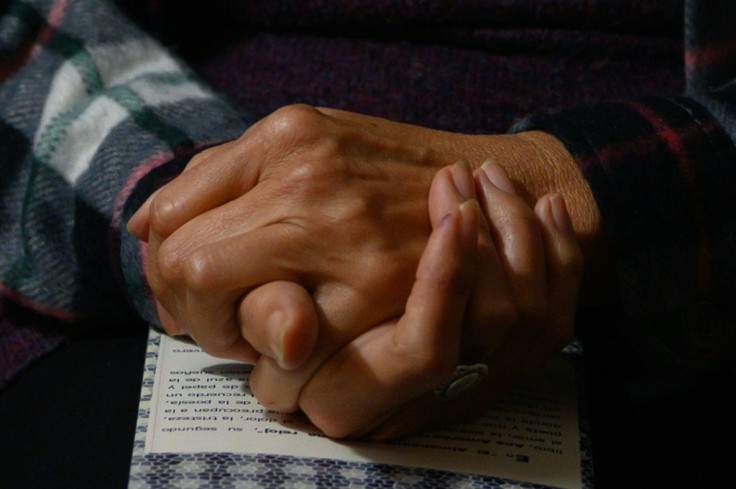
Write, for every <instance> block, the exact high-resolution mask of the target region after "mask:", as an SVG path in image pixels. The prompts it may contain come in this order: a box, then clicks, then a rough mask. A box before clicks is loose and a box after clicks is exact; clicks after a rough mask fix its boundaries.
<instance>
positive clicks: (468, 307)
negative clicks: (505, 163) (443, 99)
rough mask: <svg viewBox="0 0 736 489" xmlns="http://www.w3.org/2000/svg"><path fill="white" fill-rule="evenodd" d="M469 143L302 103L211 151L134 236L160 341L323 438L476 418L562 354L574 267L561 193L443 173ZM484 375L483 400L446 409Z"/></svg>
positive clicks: (463, 170)
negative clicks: (532, 197)
mask: <svg viewBox="0 0 736 489" xmlns="http://www.w3.org/2000/svg"><path fill="white" fill-rule="evenodd" d="M464 141H466V140H465V139H464V136H462V135H453V134H450V133H443V132H439V131H433V130H429V129H423V128H418V127H415V126H408V125H404V124H398V123H393V122H389V121H385V120H383V119H377V118H372V117H366V116H360V115H357V114H351V113H346V112H341V111H333V110H327V109H319V110H318V109H313V108H310V107H303V106H299V107H289V108H285V109H282V110H280V111H277V112H276V113H274V114H273V115H271V116H269V117H267V118H265V119H264V120H262V121H261V122H259V123H258V124H256V125H254V126H253V127H252V128H251V129H249V130H248V131H247V132H246V133H245V134H244V135H243V136H242V137H241V138H239V139H238V140H236V141H233V142H231V143H227V144H225V145H222V146H218V147H214V148H211V149H208V150H206V151H204V152H202V153H201V154H200V155H198V156H197V157H195V158H194V159H193V160H192V161H191V163H190V164H189V166H188V167H187V169H186V170H185V172H184V173H182V175H181V176H179V177H178V178H177V179H175V180H174V181H172V182H171V183H169V184H168V185H166V186H164V187H162V189H161V190H160V191H159V192H157V193H156V194H154V195H153V196H152V198H151V199H149V201H148V202H147V203H146V204H144V206H143V207H142V208H141V210H140V211H139V212H138V213H136V215H135V216H134V217H133V218H132V219H131V222H130V224H129V228H130V229H131V231H132V232H133V233H134V234H136V235H137V236H138V237H139V238H141V239H144V240H147V241H148V260H147V265H146V267H147V268H146V270H147V277H148V280H149V284H150V286H151V290H152V292H153V294H154V296H155V298H156V300H157V303H158V305H159V314H160V318H161V322H162V325H163V327H164V328H165V329H166V331H167V332H169V333H171V334H183V333H186V334H189V335H190V336H191V337H192V338H193V339H195V341H197V342H198V343H199V344H200V345H201V346H202V347H203V348H204V349H205V350H206V351H208V352H210V353H212V354H214V355H218V356H223V357H229V358H234V359H238V360H243V361H248V362H252V363H255V364H256V366H255V368H254V370H253V373H252V375H251V385H252V387H253V390H254V392H255V394H256V395H257V397H258V398H259V400H260V401H261V402H262V403H263V404H264V405H266V406H267V407H270V408H273V409H277V410H280V411H286V412H290V411H295V410H299V409H301V410H302V411H304V412H305V413H306V415H307V416H308V417H309V418H310V419H311V421H312V422H313V423H314V424H315V425H316V426H318V427H319V428H321V429H322V430H323V431H325V432H326V433H327V434H329V435H331V436H335V437H343V436H361V435H369V436H372V437H374V438H388V437H395V436H400V435H403V434H405V433H408V432H412V431H416V430H418V429H421V428H424V427H426V426H429V425H434V424H437V423H444V422H450V421H454V420H456V419H458V418H459V417H462V416H468V415H473V414H476V413H477V412H478V411H479V410H481V409H483V408H484V407H486V406H487V405H488V403H489V402H490V401H491V400H492V399H493V398H495V397H496V396H498V395H499V394H500V393H502V392H503V391H505V390H506V389H507V388H508V387H509V386H510V385H512V384H513V383H514V382H516V381H518V380H519V379H520V378H521V377H522V376H523V375H524V374H525V373H527V372H528V371H530V370H531V369H533V368H535V367H536V366H537V365H539V364H540V363H542V362H543V361H545V360H546V359H547V358H549V357H550V356H551V355H552V354H553V353H554V352H556V351H558V350H559V349H560V348H561V347H562V346H564V345H565V344H566V343H567V342H568V341H569V339H570V337H571V335H572V324H573V318H574V311H575V305H576V300H577V291H578V286H579V282H580V276H581V272H582V258H581V253H580V249H579V247H578V245H577V242H576V239H575V235H574V231H573V229H572V224H571V223H570V219H569V216H568V214H567V211H566V208H565V204H564V201H563V199H562V198H561V197H560V196H559V195H554V196H545V197H542V198H541V199H539V201H538V202H537V204H536V207H535V209H534V210H532V209H531V208H530V207H529V205H528V204H527V203H526V201H525V200H524V199H523V198H522V197H520V196H519V195H518V194H517V192H516V189H515V188H514V184H513V183H512V182H511V180H510V179H509V178H508V176H507V174H506V172H505V171H504V169H503V168H502V166H500V165H499V164H496V163H488V164H486V165H484V166H483V168H481V169H477V170H476V171H475V172H472V170H471V167H470V166H469V165H468V164H467V163H465V164H463V163H459V164H455V165H449V163H451V162H452V161H454V160H455V159H457V156H458V155H457V153H458V151H459V148H462V142H464ZM460 151H461V149H460ZM475 362H483V363H486V364H487V365H488V366H489V370H490V374H489V375H488V376H487V377H486V378H485V379H484V380H483V382H482V383H481V384H480V385H478V386H476V387H474V389H473V391H472V395H471V394H470V393H468V394H465V395H461V396H460V397H458V398H457V399H454V400H452V401H449V402H447V401H445V402H441V401H438V400H436V399H435V398H434V396H433V394H432V389H433V388H434V387H436V386H438V385H439V384H441V383H442V382H443V380H445V379H446V378H447V377H449V375H450V374H451V373H452V372H453V370H454V368H455V366H456V365H458V364H459V363H475Z"/></svg>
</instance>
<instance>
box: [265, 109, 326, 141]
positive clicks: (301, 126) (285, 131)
mask: <svg viewBox="0 0 736 489" xmlns="http://www.w3.org/2000/svg"><path fill="white" fill-rule="evenodd" d="M321 118H322V115H321V114H320V112H319V111H318V110H317V109H315V108H314V107H312V106H309V105H305V104H294V105H287V106H285V107H281V108H280V109H278V110H276V111H275V112H273V113H272V114H271V115H270V116H268V123H269V125H270V127H271V131H273V132H275V133H277V134H282V135H292V136H306V135H310V134H312V133H313V131H314V129H315V127H316V126H317V124H318V123H319V122H320V120H321Z"/></svg>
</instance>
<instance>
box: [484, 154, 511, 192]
mask: <svg viewBox="0 0 736 489" xmlns="http://www.w3.org/2000/svg"><path fill="white" fill-rule="evenodd" d="M481 169H482V170H483V173H485V174H486V176H487V177H488V180H490V182H491V183H492V184H493V186H494V187H496V188H498V189H500V190H502V191H504V192H506V193H509V194H515V193H516V189H514V184H513V182H512V181H511V179H510V178H509V176H508V175H507V174H506V170H504V168H503V167H502V166H501V165H499V164H498V163H496V162H495V161H494V160H492V159H490V158H489V159H487V160H486V161H485V163H483V166H481Z"/></svg>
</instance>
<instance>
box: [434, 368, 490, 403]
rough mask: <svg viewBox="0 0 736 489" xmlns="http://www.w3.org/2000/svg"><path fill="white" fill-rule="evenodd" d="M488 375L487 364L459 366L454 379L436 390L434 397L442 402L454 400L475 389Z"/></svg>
mask: <svg viewBox="0 0 736 489" xmlns="http://www.w3.org/2000/svg"><path fill="white" fill-rule="evenodd" d="M486 375H488V365H486V364H485V363H476V364H475V365H458V366H457V367H455V373H453V374H452V377H450V378H449V379H448V380H446V381H445V382H444V383H443V384H442V385H441V386H439V387H436V388H435V389H434V397H435V398H437V399H438V400H440V401H449V400H450V399H454V398H456V397H457V396H459V395H460V394H462V393H463V392H465V391H466V390H468V389H470V388H471V387H473V386H474V385H475V384H477V383H478V382H479V381H480V380H481V379H482V378H483V377H485V376H486Z"/></svg>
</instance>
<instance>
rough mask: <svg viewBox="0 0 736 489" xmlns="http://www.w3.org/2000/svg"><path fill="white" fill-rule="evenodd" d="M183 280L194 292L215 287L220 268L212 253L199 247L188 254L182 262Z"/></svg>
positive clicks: (218, 279)
mask: <svg viewBox="0 0 736 489" xmlns="http://www.w3.org/2000/svg"><path fill="white" fill-rule="evenodd" d="M182 268H183V274H184V281H185V282H186V284H187V287H188V288H190V289H192V290H193V291H195V292H207V291H211V290H213V289H214V288H216V287H217V285H218V283H219V282H220V272H221V270H220V269H218V267H217V262H216V259H215V256H214V255H213V253H212V252H211V251H210V250H208V249H207V248H200V249H198V250H195V251H194V252H193V253H192V254H191V255H189V256H188V257H187V258H186V260H184V264H183V267H182Z"/></svg>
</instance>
